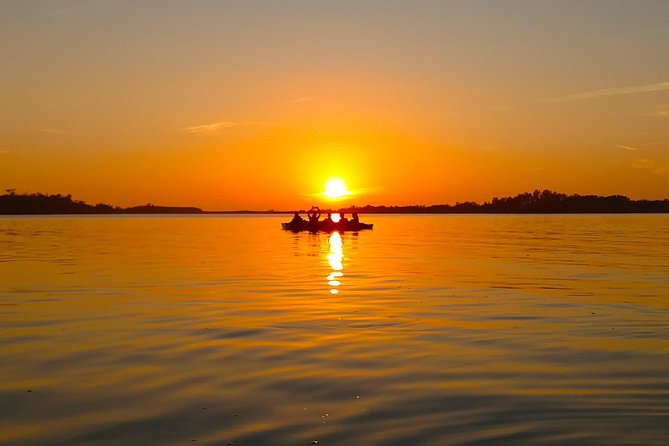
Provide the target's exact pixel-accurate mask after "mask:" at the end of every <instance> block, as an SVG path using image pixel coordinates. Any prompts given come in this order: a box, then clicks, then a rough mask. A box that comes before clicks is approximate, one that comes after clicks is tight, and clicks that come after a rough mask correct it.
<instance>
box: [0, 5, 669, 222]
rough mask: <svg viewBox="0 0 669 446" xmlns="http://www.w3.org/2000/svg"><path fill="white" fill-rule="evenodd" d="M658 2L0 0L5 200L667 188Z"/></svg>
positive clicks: (660, 193) (444, 195) (432, 197)
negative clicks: (331, 183) (16, 196)
mask: <svg viewBox="0 0 669 446" xmlns="http://www.w3.org/2000/svg"><path fill="white" fill-rule="evenodd" d="M667 23H669V1H665V0H660V1H649V0H629V1H617V0H601V1H597V0H585V1H583V0H578V1H576V0H560V1H548V0H527V1H520V0H504V1H502V0H490V1H482V0H472V1H445V0H444V1H420V0H413V1H408V0H407V1H396V0H387V1H364V0H360V1H347V0H337V1H318V0H304V1H293V0H281V1H279V0H277V1H254V0H243V1H232V0H230V1H224V0H216V1H214V0H192V1H180V0H179V1H177V0H155V1H154V0H59V1H55V0H30V1H26V0H0V54H1V55H2V57H0V192H2V191H4V190H5V189H16V191H17V192H18V193H34V192H42V193H62V194H72V195H73V197H74V198H76V199H81V200H85V201H87V202H89V203H98V202H104V203H110V204H114V205H120V206H130V205H138V204H145V203H154V204H161V205H174V206H191V205H192V206H198V207H201V208H203V209H207V210H236V209H257V210H266V209H305V208H306V209H308V208H309V207H310V206H311V205H312V204H316V205H321V206H323V205H325V206H327V205H330V204H334V203H330V202H329V201H328V198H327V197H324V196H323V195H322V192H323V191H324V190H325V183H326V181H327V180H328V179H330V178H332V177H338V178H341V179H342V180H344V181H345V183H346V187H347V188H348V190H349V191H350V193H349V194H347V195H346V196H345V197H344V198H343V199H342V200H340V201H339V202H337V203H336V204H337V205H361V206H363V205H366V204H372V205H382V204H387V205H409V204H425V205H429V204H445V203H455V202H457V201H460V202H462V201H478V202H482V201H486V200H490V199H492V197H495V196H497V197H502V196H509V195H516V194H518V193H522V192H525V191H531V190H534V189H551V190H556V191H558V192H563V193H569V194H572V193H578V194H599V195H612V194H622V195H627V196H629V197H631V198H636V199H639V198H649V199H660V198H669V26H667Z"/></svg>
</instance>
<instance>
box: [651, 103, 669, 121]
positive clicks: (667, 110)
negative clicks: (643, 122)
mask: <svg viewBox="0 0 669 446" xmlns="http://www.w3.org/2000/svg"><path fill="white" fill-rule="evenodd" d="M653 115H654V116H659V117H661V118H667V119H669V104H664V105H662V106H660V107H658V108H657V110H655V113H653Z"/></svg>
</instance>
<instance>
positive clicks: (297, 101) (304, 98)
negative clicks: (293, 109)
mask: <svg viewBox="0 0 669 446" xmlns="http://www.w3.org/2000/svg"><path fill="white" fill-rule="evenodd" d="M315 99H316V97H315V96H302V97H301V98H297V99H291V100H290V101H286V104H300V103H302V102H309V101H313V100H315Z"/></svg>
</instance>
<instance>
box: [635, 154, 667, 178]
mask: <svg viewBox="0 0 669 446" xmlns="http://www.w3.org/2000/svg"><path fill="white" fill-rule="evenodd" d="M634 167H636V168H637V169H644V170H648V171H650V172H652V173H654V174H657V175H662V174H665V173H668V172H669V156H665V157H662V158H639V159H637V160H635V161H634Z"/></svg>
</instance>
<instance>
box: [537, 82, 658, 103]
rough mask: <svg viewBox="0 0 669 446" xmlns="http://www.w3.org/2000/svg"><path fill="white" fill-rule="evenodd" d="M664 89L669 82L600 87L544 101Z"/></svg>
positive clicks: (561, 100)
mask: <svg viewBox="0 0 669 446" xmlns="http://www.w3.org/2000/svg"><path fill="white" fill-rule="evenodd" d="M666 90H669V82H658V83H656V84H646V85H632V86H628V87H614V88H602V89H600V90H591V91H584V92H581V93H574V94H570V95H567V96H561V97H557V98H549V99H545V100H544V102H549V103H557V102H571V101H581V100H583V99H594V98H603V97H606V96H620V95H626V94H637V93H653V92H657V91H666Z"/></svg>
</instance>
